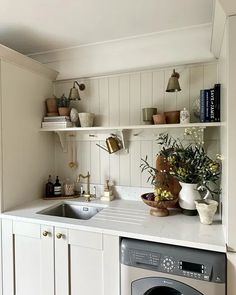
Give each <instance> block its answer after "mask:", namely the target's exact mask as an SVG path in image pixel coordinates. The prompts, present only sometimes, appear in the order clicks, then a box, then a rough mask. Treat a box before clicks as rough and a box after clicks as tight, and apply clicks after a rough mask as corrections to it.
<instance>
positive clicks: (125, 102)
mask: <svg viewBox="0 0 236 295" xmlns="http://www.w3.org/2000/svg"><path fill="white" fill-rule="evenodd" d="M129 108H130V104H129V76H128V75H125V76H121V77H120V123H121V125H129V124H130V119H129Z"/></svg>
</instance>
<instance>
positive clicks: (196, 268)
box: [159, 256, 212, 281]
mask: <svg viewBox="0 0 236 295" xmlns="http://www.w3.org/2000/svg"><path fill="white" fill-rule="evenodd" d="M159 271H162V272H166V273H171V274H175V275H181V276H185V277H189V278H193V279H198V280H204V281H209V280H210V276H211V271H212V266H211V265H208V264H201V263H193V262H190V261H183V260H181V259H178V258H176V257H171V256H163V257H162V258H161V264H160V269H159Z"/></svg>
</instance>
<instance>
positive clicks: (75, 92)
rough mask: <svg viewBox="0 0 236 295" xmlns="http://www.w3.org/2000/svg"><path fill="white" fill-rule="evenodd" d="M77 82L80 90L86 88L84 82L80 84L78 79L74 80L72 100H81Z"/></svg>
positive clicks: (70, 96) (71, 92)
mask: <svg viewBox="0 0 236 295" xmlns="http://www.w3.org/2000/svg"><path fill="white" fill-rule="evenodd" d="M75 84H77V86H78V87H79V90H81V91H83V90H84V89H85V85H84V84H83V83H81V84H79V83H78V82H77V81H74V83H73V87H72V88H71V89H70V94H69V99H70V100H80V95H79V90H78V88H77V87H75Z"/></svg>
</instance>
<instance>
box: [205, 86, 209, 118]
mask: <svg viewBox="0 0 236 295" xmlns="http://www.w3.org/2000/svg"><path fill="white" fill-rule="evenodd" d="M204 100H205V121H204V122H210V89H205V90H204Z"/></svg>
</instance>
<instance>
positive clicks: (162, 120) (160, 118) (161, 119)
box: [152, 113, 166, 124]
mask: <svg viewBox="0 0 236 295" xmlns="http://www.w3.org/2000/svg"><path fill="white" fill-rule="evenodd" d="M152 117H153V121H154V124H166V116H165V114H164V113H160V114H157V115H153V116H152Z"/></svg>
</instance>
